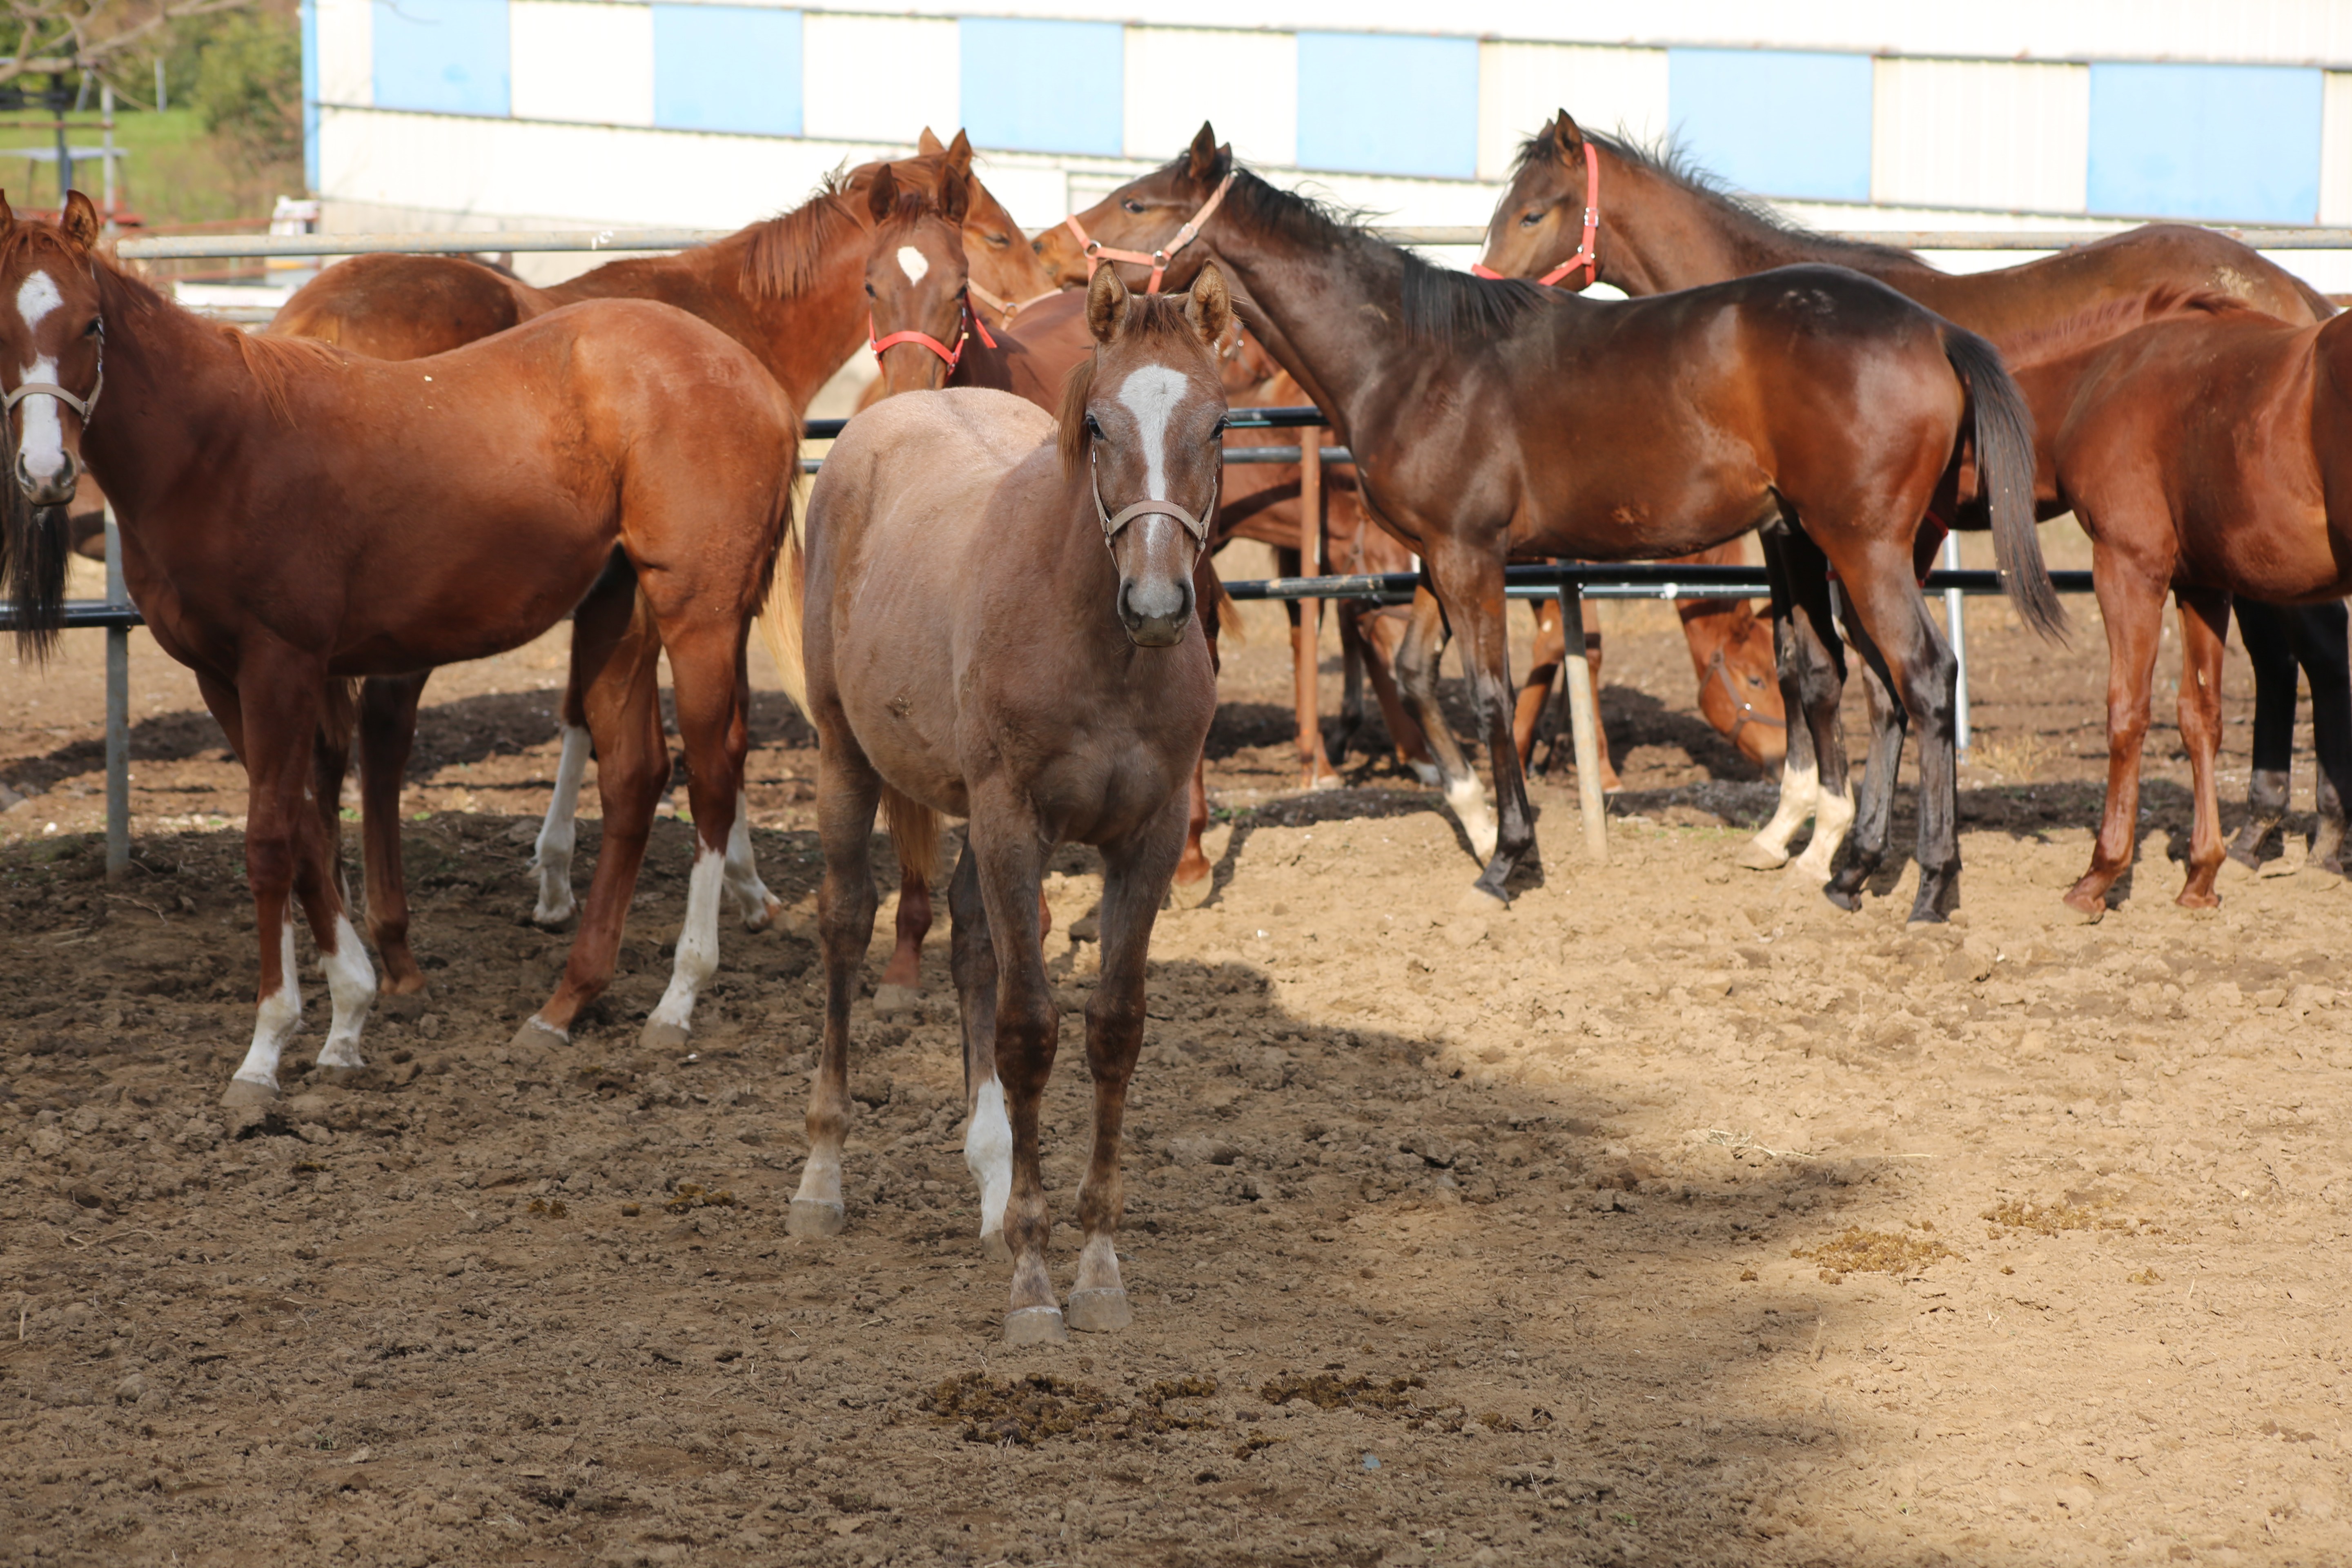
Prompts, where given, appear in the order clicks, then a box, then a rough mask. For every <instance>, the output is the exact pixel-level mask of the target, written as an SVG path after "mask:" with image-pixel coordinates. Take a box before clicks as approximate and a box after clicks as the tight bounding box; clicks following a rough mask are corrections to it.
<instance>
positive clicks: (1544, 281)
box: [1470, 142, 1601, 289]
mask: <svg viewBox="0 0 2352 1568" xmlns="http://www.w3.org/2000/svg"><path fill="white" fill-rule="evenodd" d="M1600 237H1601V160H1600V159H1598V158H1596V157H1594V156H1593V155H1592V143H1591V142H1586V143H1585V144H1584V243H1583V245H1582V246H1580V247H1579V248H1578V250H1577V252H1576V254H1575V255H1574V256H1571V257H1570V258H1568V259H1567V260H1565V261H1563V262H1561V263H1560V264H1559V266H1557V267H1555V268H1552V269H1551V270H1550V271H1549V272H1547V273H1545V274H1544V275H1543V276H1542V277H1540V278H1538V279H1536V281H1537V282H1538V284H1541V285H1542V286H1543V287H1545V288H1547V289H1549V288H1550V287H1551V286H1552V285H1554V284H1556V283H1558V282H1559V280H1560V279H1563V278H1565V277H1567V276H1568V275H1569V274H1570V273H1571V272H1573V271H1575V270H1576V269H1577V268H1580V267H1581V268H1584V286H1585V287H1586V288H1588V289H1590V288H1591V287H1592V285H1593V284H1594V283H1595V282H1597V281H1598V280H1599V279H1600V277H1601V257H1600V254H1599V252H1598V251H1596V250H1595V249H1594V248H1593V242H1594V241H1595V240H1597V239H1598V238H1600ZM1470 270H1471V272H1472V273H1474V274H1475V275H1476V276H1477V277H1480V278H1500V277H1502V274H1501V273H1499V272H1497V271H1496V270H1495V269H1494V268H1491V267H1489V266H1487V265H1486V263H1485V262H1483V261H1474V262H1472V263H1471V264H1470Z"/></svg>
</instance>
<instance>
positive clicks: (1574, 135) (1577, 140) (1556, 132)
mask: <svg viewBox="0 0 2352 1568" xmlns="http://www.w3.org/2000/svg"><path fill="white" fill-rule="evenodd" d="M1551 140H1552V145H1553V146H1554V147H1556V148H1558V149H1559V161H1560V162H1561V163H1570V162H1572V161H1574V160H1576V159H1578V158H1581V157H1582V156H1584V132H1583V131H1582V130H1580V128H1579V127H1578V125H1577V123H1576V121H1575V119H1574V118H1573V117H1572V116H1570V113H1569V112H1568V110H1565V109H1563V110H1560V111H1559V119H1557V120H1555V121H1552V122H1551Z"/></svg>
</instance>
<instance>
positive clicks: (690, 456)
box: [0, 192, 800, 1103]
mask: <svg viewBox="0 0 2352 1568" xmlns="http://www.w3.org/2000/svg"><path fill="white" fill-rule="evenodd" d="M99 227H100V219H99V216H98V213H97V211H96V209H94V208H93V207H92V206H91V205H90V204H89V200H88V199H87V198H86V197H84V196H83V195H80V193H79V192H76V193H74V194H72V195H70V196H69V197H68V200H67V204H66V211H65V215H64V217H63V219H62V221H61V223H60V225H59V226H55V227H52V226H49V225H47V224H42V223H31V222H19V221H17V220H16V217H15V216H14V215H13V214H11V213H9V212H8V211H7V210H6V207H5V202H0V299H5V300H10V301H12V302H13V305H12V308H11V309H9V310H0V384H5V388H6V397H5V405H6V406H8V407H9V408H11V409H12V410H13V414H14V417H13V420H12V422H11V423H12V430H11V436H12V437H13V439H12V443H11V444H12V446H13V447H15V449H16V463H15V469H16V486H15V489H16V490H17V491H18V492H19V494H20V497H21V499H22V500H24V501H26V502H29V503H30V504H31V505H33V506H35V507H52V506H58V505H61V504H62V503H63V502H65V501H66V500H68V499H69V498H70V497H71V496H72V494H73V491H74V489H75V483H76V480H77V479H78V477H79V474H80V472H81V470H82V468H84V467H85V466H87V468H88V469H89V472H90V473H91V474H92V475H93V476H94V477H95V478H96V479H98V480H99V481H100V483H101V484H103V485H104V486H105V488H106V492H107V495H108V496H109V498H110V500H112V501H113V503H114V508H115V512H116V515H117V517H118V518H119V519H120V521H121V539H122V563H123V572H124V575H125V577H126V579H127V581H128V584H129V586H130V589H131V597H132V599H133V600H134V601H136V602H137V604H138V605H139V608H140V610H141V613H142V615H143V616H145V617H146V621H147V625H148V626H149V628H150V629H151V630H152V632H153V633H154V636H155V640H156V641H157V643H158V644H159V645H161V646H162V647H163V649H164V651H165V652H167V653H169V654H171V655H172V657H173V658H176V659H178V660H180V661H181V662H182V663H183V664H185V665H187V666H188V667H189V668H191V669H192V670H194V673H195V676H196V681H197V685H198V687H199V689H201V690H202V691H203V693H204V698H205V705H206V706H207V707H209V708H210V709H211V710H212V712H213V715H214V717H215V718H216V719H217V720H219V721H220V724H221V728H222V729H223V730H224V731H226V733H227V736H228V740H229V744H230V745H231V747H232V748H233V749H234V750H235V752H236V755H237V758H238V760H239V761H240V762H242V763H244V764H245V767H246V771H247V775H248V777H249V780H250V790H249V795H250V799H249V804H248V810H247V827H246V870H247V878H248V879H249V880H250V881H251V883H252V887H253V895H254V908H255V915H256V919H257V929H258V931H259V937H260V945H261V983H260V1003H259V1007H258V1009H257V1021H256V1026H255V1029H254V1037H253V1044H252V1047H251V1049H250V1050H249V1051H248V1052H247V1056H246V1058H245V1061H244V1063H243V1065H241V1066H240V1067H239V1068H238V1069H237V1072H236V1079H235V1081H234V1082H233V1083H232V1084H231V1086H230V1089H229V1099H230V1100H231V1101H232V1102H233V1103H235V1102H251V1101H257V1100H268V1099H270V1098H272V1097H274V1096H275V1095H276V1093H277V1090H278V1084H277V1072H278V1058H279V1054H280V1052H281V1051H282V1050H283V1049H284V1047H285V1046H286V1044H287V1042H288V1040H289V1038H290V1037H291V1036H292V1034H293V1032H294V1029H295V1027H296V1026H297V1024H298V1023H299V1018H300V1013H301V994H300V990H299V984H298V983H297V980H296V977H295V973H294V929H293V924H292V909H291V907H290V902H289V900H299V902H300V904H301V906H302V910H303V913H304V914H305V916H306V917H307V919H308V921H309V923H310V931H311V935H312V937H313V938H314V939H315V941H316V942H317V944H318V949H319V952H320V962H321V965H322V967H323V968H324V969H325V971H326V975H327V983H328V987H329V990H330V992H331V995H332V997H333V1001H334V1017H333V1021H332V1024H331V1027H330V1029H329V1033H328V1037H327V1041H326V1045H325V1047H324V1048H322V1049H321V1050H320V1054H319V1065H320V1068H322V1069H323V1070H326V1071H328V1072H331V1073H333V1072H347V1071H351V1070H355V1069H357V1068H361V1067H362V1065H364V1064H363V1063H362V1058H361V1056H360V1052H359V1037H360V1031H361V1028H362V1025H363V1024H364V1022H365V1019H366V1016H367V1012H368V1008H369V1006H370V1005H371V1004H372V1003H373V1000H374V974H373V971H372V970H371V968H370V966H369V963H368V960H367V954H366V952H365V950H364V949H363V948H362V945H361V942H360V939H359V935H358V933H357V932H356V931H353V930H352V923H351V920H350V917H349V915H348V914H347V913H346V911H345V910H344V906H343V897H342V889H341V870H340V868H339V867H338V866H337V864H336V837H337V826H336V821H337V811H338V804H337V803H338V792H339V786H340V784H341V779H342V776H343V772H344V765H345V763H346V761H347V748H348V744H349V726H350V697H349V693H348V686H347V684H346V683H347V682H349V681H351V680H352V679H358V678H362V677H366V676H372V675H394V676H399V675H406V674H408V673H410V672H413V671H415V670H420V669H429V668H433V667H435V666H436V665H441V664H448V663H454V662H456V661H457V660H459V659H467V658H483V657H486V656H488V655H490V654H494V653H498V652H499V651H501V650H503V649H506V648H510V647H517V646H519V645H520V644H522V643H524V642H527V641H529V640H530V638H532V637H537V636H539V635H540V634H541V633H542V632H544V631H545V630H546V629H547V628H548V627H550V626H553V625H554V624H555V623H556V622H557V621H558V620H560V619H561V618H562V616H563V614H564V612H565V611H567V610H569V609H571V608H572V606H573V605H577V604H579V603H580V602H581V599H582V597H583V595H585V594H586V593H587V592H588V590H589V588H590V586H591V585H592V584H594V583H595V582H596V581H597V579H598V578H599V576H601V575H602V574H604V572H605V569H606V567H607V565H608V563H610V562H611V560H612V559H613V557H614V552H616V551H617V552H619V553H620V555H621V556H622V557H623V558H624V559H625V560H626V561H628V562H629V563H630V564H631V567H632V568H633V570H634V571H635V574H636V585H635V598H636V602H637V604H638V605H639V606H641V613H642V614H643V616H645V618H646V621H647V622H648V623H649V624H650V625H651V626H653V627H654V629H655V630H656V632H657V634H658V643H656V641H654V640H653V639H651V638H647V639H645V640H642V641H640V642H638V643H637V644H635V645H634V647H632V648H631V649H630V650H629V651H630V654H631V655H632V656H633V657H612V658H606V659H604V661H603V662H602V663H601V664H600V665H599V666H598V667H597V668H595V669H594V670H593V675H592V678H591V680H590V684H589V687H588V689H587V691H586V693H585V701H584V703H583V707H584V710H585V717H586V718H587V721H588V724H589V728H590V731H591V732H592V733H593V736H594V738H595V740H596V742H597V745H598V749H599V751H600V752H601V753H602V755H603V758H604V763H603V767H602V769H601V771H600V773H599V774H598V779H597V783H598V786H599V788H600V790H601V792H602V794H603V795H604V852H603V854H601V855H600V856H598V857H597V864H596V876H595V879H594V882H593V885H592V886H591V888H590V889H589V893H588V902H587V908H586V912H585V914H584V916H583V919H582V921H581V926H580V934H579V936H578V938H577V939H576V940H575V941H574V942H573V944H572V959H571V963H570V965H569V967H568V968H567V970H566V972H565V975H564V979H563V982H562V985H561V987H560V988H559V990H558V991H557V993H556V996H555V998H554V999H553V1000H551V1002H550V1003H549V1005H547V1007H545V1008H543V1009H542V1010H541V1013H540V1014H539V1015H537V1016H535V1017H534V1018H533V1019H532V1020H531V1023H530V1024H529V1025H526V1028H527V1029H530V1028H533V1027H537V1028H539V1029H541V1030H543V1031H550V1032H551V1033H553V1034H557V1035H560V1033H561V1028H562V1024H563V1023H565V1022H568V1020H569V1017H570V1014H569V1012H565V1011H562V1009H564V1008H566V1007H570V1008H576V1007H577V1005H579V1004H580V1003H581V1002H583V1001H585V1000H586V999H587V997H588V996H590V995H593V994H594V990H595V986H594V984H592V982H593V978H594V977H596V976H599V975H609V974H610V973H611V972H612V965H613V955H614V949H615V948H616V947H617V946H618V945H619V942H620V938H621V928H622V921H623V919H624V917H625V914H626V912H627V909H628V902H629V895H630V890H631V888H632V886H633V884H634V883H635V879H636V872H637V868H638V865H639V863H640V861H641V860H642V859H643V858H644V854H645V847H646V837H647V836H648V834H649V832H650V830H651V826H652V821H653V813H654V806H655V805H656V802H657V801H658V799H659V798H660V795H661V792H662V790H663V789H664V787H665V786H666V785H667V782H668V778H669V758H668V752H667V749H666V748H665V747H664V745H663V742H662V734H661V719H660V710H659V708H658V706H657V703H656V695H657V693H656V655H657V654H658V653H659V652H661V651H662V650H663V649H664V648H667V652H668V654H669V659H670V668H671V671H672V677H673V681H674V685H675V689H676V692H677V724H678V731H679V734H680V735H681V737H682V738H683V739H684V742H685V746H686V754H687V763H688V771H689V778H688V793H689V795H691V797H692V805H693V808H694V817H695V823H694V827H695V834H696V839H697V850H696V856H695V862H694V870H693V876H692V879H691V883H690V887H689V890H688V898H687V916H686V923H685V926H684V928H683V929H682V930H681V931H680V933H679V936H678V942H677V962H676V967H675V970H674V973H673V975H672V980H671V997H675V996H677V995H678V994H680V993H681V992H682V993H683V994H684V995H685V996H687V997H688V999H689V1000H690V998H691V996H692V994H693V992H694V990H695V988H696V987H697V986H698V985H699V984H702V983H703V982H704V981H705V980H707V979H708V978H709V974H710V973H711V972H712V970H713V969H714V968H715V966H716V963H717V957H718V913H719V897H720V893H721V889H722V880H723V876H724V871H723V868H724V867H725V864H726V860H727V847H728V844H729V842H730V835H731V833H732V830H733V826H734V821H735V814H736V810H737V801H738V797H739V795H740V789H741V783H742V770H743V756H744V752H745V749H746V746H747V736H746V734H745V731H744V723H743V721H744V714H743V710H742V705H741V703H740V701H739V700H738V690H739V688H740V684H741V680H742V669H743V663H744V655H745V647H746V644H745V637H746V635H747V633H748V631H749V627H750V623H751V616H752V614H753V612H754V611H755V610H756V609H757V608H758V606H759V604H760V600H761V595H762V593H763V592H764V591H765V587H766V584H767V581H768V578H769V575H770V572H771V568H772V564H773V562H774V557H775V552H776V550H777V548H778V545H779V543H780V542H781V541H782V538H783V536H784V533H785V531H786V524H787V521H788V520H789V517H790V513H791V507H792V491H793V482H794V480H795V479H796V477H797V470H798V466H799V465H798V460H797V456H796V454H797V452H798V448H799V436H800V425H799V417H798V415H797V413H796V412H795V410H794V409H793V406H792V405H791V403H790V402H789V401H788V400H787V399H786V397H785V396H784V395H783V393H782V391H781V390H780V389H779V388H778V387H777V385H776V384H775V382H774V380H773V379H772V377H771V376H770V375H769V374H768V373H767V372H766V371H765V370H763V369H762V368H761V366H760V363H759V362H758V361H757V360H755V359H753V358H752V357H751V355H750V354H749V353H746V352H745V351H744V350H743V349H742V348H741V347H740V345H739V344H737V343H735V342H731V341H730V340H729V339H728V338H727V337H726V336H724V335H723V334H721V333H719V331H715V330H714V329H712V328H711V327H709V325H707V324H705V323H703V322H701V321H696V320H695V319H694V318H693V317H691V316H688V315H687V314H686V313H685V312H683V311H681V310H674V309H672V308H670V307H668V306H666V305H658V304H654V303H651V302H646V301H619V300H611V301H599V302H593V303H589V304H583V305H579V306H574V307H572V308H571V309H569V310H559V311H554V312H551V313H550V314H549V315H547V316H544V317H541V319H539V320H538V321H533V322H530V323H528V324H526V325H524V326H522V327H519V328H516V329H515V330H513V331H508V332H503V333H500V334H498V335H497V336H495V337H493V338H491V339H489V340H487V341H485V342H481V343H478V344H476V345H474V346H472V347H470V348H467V349H461V350H458V351H457V352H455V353H447V354H441V355H436V356H435V357H433V358H430V359H425V360H414V361H408V362H404V363H391V362H386V361H382V360H372V359H365V358H362V357H360V356H358V355H354V354H351V353H345V352H343V351H341V350H340V349H335V348H332V347H330V346H328V345H326V344H323V343H318V342H306V341H302V340H298V339H290V338H270V337H249V336H247V334H245V333H243V332H239V331H235V330H234V329H225V328H222V327H219V326H216V325H215V324H212V323H209V322H206V321H202V320H201V319H199V318H197V317H196V316H194V315H192V314H190V313H189V312H187V311H185V310H181V309H180V308H179V307H178V306H176V305H174V304H173V303H172V302H171V301H169V300H166V299H164V298H163V296H162V295H160V294H158V293H156V292H155V291H154V290H153V289H150V288H149V287H148V286H147V285H146V284H145V283H143V282H141V281H140V280H139V279H135V278H133V277H131V276H130V275H129V274H127V273H124V272H122V271H121V270H119V269H118V268H116V267H115V266H114V265H113V264H112V263H111V262H110V260H109V259H108V258H105V257H104V256H102V255H101V254H100V253H99V251H98V250H97V249H96V248H95V245H96V241H97V238H98V234H99ZM20 366H21V367H28V368H25V369H19V368H18V367H20ZM108 384H111V385H110V390H111V392H112V395H111V396H101V395H100V391H101V388H102V387H106V386H108ZM321 498H331V500H322V499H321ZM10 515H11V521H10V524H9V526H8V530H7V531H8V533H9V535H10V537H9V538H8V540H7V551H8V553H9V554H10V555H11V556H13V557H16V560H15V561H14V562H13V563H12V565H11V570H12V571H13V572H15V573H16V574H17V575H18V577H19V578H20V579H22V578H24V577H26V576H27V575H29V576H31V577H32V578H34V579H35V580H36V581H39V582H44V583H46V582H52V581H60V580H61V574H62V571H63V561H62V556H61V555H59V554H56V553H54V552H51V553H49V554H47V555H45V556H43V557H41V558H39V559H37V560H34V561H30V562H27V561H26V559H24V552H26V551H35V552H42V551H45V550H47V549H48V548H49V547H50V546H51V545H54V544H55V543H56V541H55V540H54V539H50V538H45V536H44V535H42V534H40V533H38V532H28V531H26V530H25V529H23V528H21V527H18V526H17V525H16V522H15V521H14V520H15V519H16V517H17V516H19V515H21V514H20V510H19V509H13V508H12V509H11V514H10ZM36 600H37V602H39V603H50V602H52V601H51V600H49V599H45V598H42V597H41V596H40V595H36ZM52 624H54V622H53V623H52ZM671 997H666V998H665V1003H666V1004H667V1002H668V1001H669V1000H670V999H671ZM542 1037H546V1036H545V1035H542Z"/></svg>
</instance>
